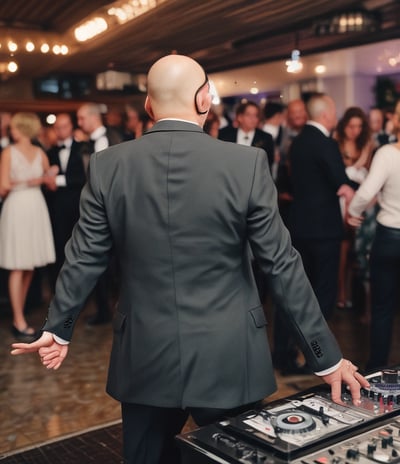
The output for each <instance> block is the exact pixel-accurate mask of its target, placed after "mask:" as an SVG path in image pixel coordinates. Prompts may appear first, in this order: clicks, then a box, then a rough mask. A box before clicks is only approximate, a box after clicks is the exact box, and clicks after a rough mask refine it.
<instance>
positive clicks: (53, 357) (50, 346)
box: [11, 332, 68, 369]
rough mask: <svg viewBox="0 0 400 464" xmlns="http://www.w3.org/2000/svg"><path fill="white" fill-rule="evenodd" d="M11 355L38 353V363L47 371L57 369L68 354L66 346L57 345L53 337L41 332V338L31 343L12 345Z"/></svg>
mask: <svg viewBox="0 0 400 464" xmlns="http://www.w3.org/2000/svg"><path fill="white" fill-rule="evenodd" d="M11 346H12V348H13V349H12V351H11V354H12V355H18V354H27V353H35V352H38V354H39V356H40V361H41V363H42V364H43V366H45V367H47V369H58V368H59V367H60V366H61V364H62V362H63V361H64V359H65V358H66V356H67V353H68V345H60V344H59V343H57V342H56V341H55V340H54V338H53V335H52V334H51V333H49V332H43V334H42V336H41V337H40V338H39V339H38V340H36V341H34V342H32V343H13V344H12V345H11Z"/></svg>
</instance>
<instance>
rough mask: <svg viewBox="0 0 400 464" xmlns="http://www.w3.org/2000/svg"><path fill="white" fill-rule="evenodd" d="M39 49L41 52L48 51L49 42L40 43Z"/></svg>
mask: <svg viewBox="0 0 400 464" xmlns="http://www.w3.org/2000/svg"><path fill="white" fill-rule="evenodd" d="M40 51H41V52H42V53H49V51H50V46H49V44H47V43H44V44H42V45H41V47H40Z"/></svg>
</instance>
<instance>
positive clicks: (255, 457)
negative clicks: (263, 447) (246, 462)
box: [250, 450, 258, 462]
mask: <svg viewBox="0 0 400 464" xmlns="http://www.w3.org/2000/svg"><path fill="white" fill-rule="evenodd" d="M250 459H251V460H252V461H253V462H258V453H257V450H254V451H253V452H252V453H251V455H250Z"/></svg>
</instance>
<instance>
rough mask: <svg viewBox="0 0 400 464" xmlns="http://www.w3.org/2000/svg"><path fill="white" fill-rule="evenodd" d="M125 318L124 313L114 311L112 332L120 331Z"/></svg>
mask: <svg viewBox="0 0 400 464" xmlns="http://www.w3.org/2000/svg"><path fill="white" fill-rule="evenodd" d="M125 320H126V314H122V313H120V312H118V311H117V312H116V313H115V316H114V320H113V329H114V332H122V329H123V327H124V324H125Z"/></svg>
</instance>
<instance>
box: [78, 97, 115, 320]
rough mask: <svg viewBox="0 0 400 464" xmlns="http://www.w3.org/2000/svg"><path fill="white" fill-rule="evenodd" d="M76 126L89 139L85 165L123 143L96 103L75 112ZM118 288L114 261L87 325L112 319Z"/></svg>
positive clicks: (99, 288) (97, 292)
mask: <svg viewBox="0 0 400 464" xmlns="http://www.w3.org/2000/svg"><path fill="white" fill-rule="evenodd" d="M77 119H78V126H79V127H80V128H81V129H82V130H83V132H85V134H87V135H88V136H89V138H90V141H89V143H88V144H87V153H86V156H85V155H84V161H85V164H88V163H89V158H90V157H91V155H92V153H94V152H98V151H101V150H104V149H105V148H108V147H110V146H112V145H116V144H118V143H121V142H122V141H123V139H122V135H121V134H120V133H119V132H118V131H117V130H116V129H115V128H112V127H106V126H105V125H104V124H103V119H102V108H101V105H99V104H97V103H85V104H83V105H82V106H80V107H79V108H78V111H77ZM116 286H118V270H117V266H116V263H115V259H112V260H111V262H110V265H109V266H108V268H107V269H106V270H105V272H104V273H103V275H102V276H101V277H100V279H99V281H98V283H97V285H96V288H95V292H94V297H95V301H96V314H95V315H94V316H91V317H90V318H89V319H88V321H87V324H88V325H89V326H96V325H100V324H106V323H108V322H110V321H111V319H112V310H111V304H110V301H111V299H112V293H113V292H114V287H116Z"/></svg>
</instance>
